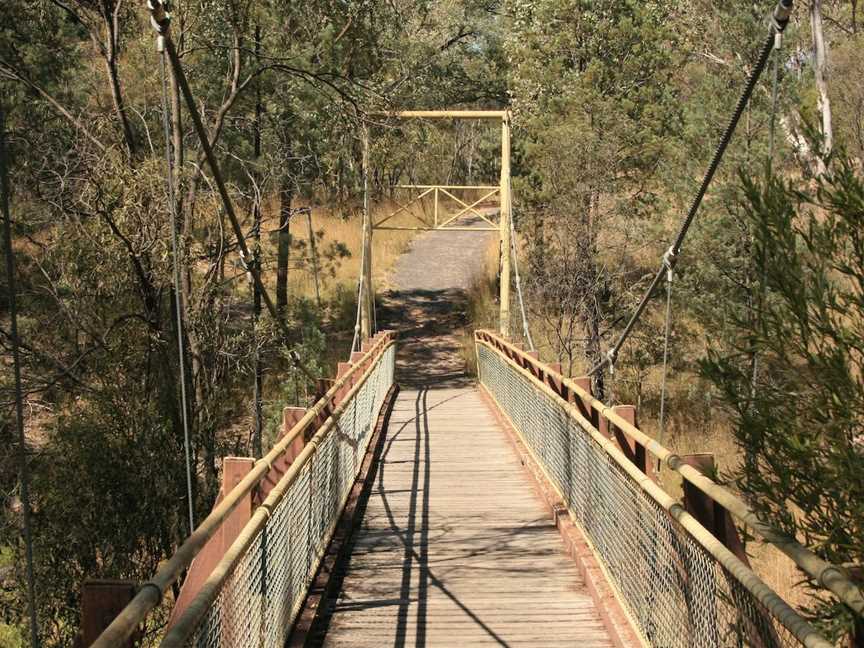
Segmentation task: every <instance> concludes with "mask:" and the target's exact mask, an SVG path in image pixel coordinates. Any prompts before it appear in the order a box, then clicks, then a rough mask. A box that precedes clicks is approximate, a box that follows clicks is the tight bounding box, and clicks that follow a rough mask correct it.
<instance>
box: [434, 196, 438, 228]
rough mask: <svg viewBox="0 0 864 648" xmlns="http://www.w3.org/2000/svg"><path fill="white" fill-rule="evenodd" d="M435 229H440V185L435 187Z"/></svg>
mask: <svg viewBox="0 0 864 648" xmlns="http://www.w3.org/2000/svg"><path fill="white" fill-rule="evenodd" d="M433 209H434V216H435V229H438V187H435V202H434V208H433Z"/></svg>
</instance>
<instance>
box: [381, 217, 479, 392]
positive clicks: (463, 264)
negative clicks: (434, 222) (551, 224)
mask: <svg viewBox="0 0 864 648" xmlns="http://www.w3.org/2000/svg"><path fill="white" fill-rule="evenodd" d="M493 213H494V211H493ZM478 221H479V219H478ZM479 222H481V223H482V221H479ZM466 224H468V223H466ZM471 225H472V226H474V224H473V223H471ZM495 236H496V234H495V233H494V232H483V231H481V232H465V231H433V232H425V233H423V234H421V235H420V236H418V237H417V238H416V239H415V240H414V242H413V243H412V245H411V248H410V249H409V250H408V252H406V253H405V254H403V255H402V256H401V257H400V258H399V259H398V260H397V261H396V263H395V265H394V267H393V269H392V270H391V272H390V274H389V276H388V281H387V283H388V285H389V286H390V289H389V290H387V291H386V292H385V293H384V294H383V295H382V296H381V299H380V304H379V313H378V317H379V322H378V327H379V328H393V329H396V330H398V331H399V332H400V343H399V358H398V361H397V380H398V381H399V382H400V383H401V384H403V385H405V386H409V387H423V386H433V385H434V386H435V387H458V386H463V385H466V384H468V383H470V382H471V381H470V379H469V378H468V377H467V376H466V374H465V362H464V360H463V358H462V355H461V353H460V352H461V344H460V341H459V337H460V335H461V334H462V333H463V331H464V327H465V325H466V323H467V319H466V313H465V307H466V304H467V292H468V289H469V288H470V287H471V285H472V284H473V283H474V282H475V281H476V280H477V279H478V278H479V277H480V276H481V273H482V272H483V269H484V268H483V265H484V260H485V259H486V250H487V247H488V246H489V245H490V242H491V241H492V240H494V238H495Z"/></svg>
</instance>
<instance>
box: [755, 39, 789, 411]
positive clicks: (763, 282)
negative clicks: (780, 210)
mask: <svg viewBox="0 0 864 648" xmlns="http://www.w3.org/2000/svg"><path fill="white" fill-rule="evenodd" d="M781 45H782V35H781V34H779V33H778V34H777V35H776V37H775V40H774V79H773V82H772V85H771V117H770V120H769V122H768V164H769V165H771V166H773V165H774V134H775V133H774V128H775V121H776V119H777V95H778V85H779V74H780V73H779V61H780V46H781ZM759 262H760V265H761V267H760V269H759V283H760V286H759V310H758V312H757V316H758V317H759V318H761V317H762V312H763V309H764V307H765V299H766V297H767V290H768V285H767V284H768V278H767V273H768V268H767V266H766V264H765V255H764V254H763V255H762V258H761V259H760V261H759ZM758 377H759V354H758V353H757V352H756V351H755V350H754V351H753V367H752V371H751V374H750V396H751V398H753V399H754V400H755V398H756V380H757V379H758Z"/></svg>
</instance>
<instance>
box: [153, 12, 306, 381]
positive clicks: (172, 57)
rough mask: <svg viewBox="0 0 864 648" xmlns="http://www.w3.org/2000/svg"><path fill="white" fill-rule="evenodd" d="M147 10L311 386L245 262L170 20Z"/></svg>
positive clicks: (215, 175) (219, 189)
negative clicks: (250, 261) (249, 261)
mask: <svg viewBox="0 0 864 648" xmlns="http://www.w3.org/2000/svg"><path fill="white" fill-rule="evenodd" d="M147 8H148V10H149V11H150V22H151V23H152V25H153V27H154V29H156V32H157V33H158V34H159V35H160V36H162V38H163V43H164V49H165V54H166V55H167V57H168V62H169V63H170V64H171V70H172V71H173V73H174V78H175V79H176V81H177V85H178V86H179V88H180V93H181V95H182V96H183V100H184V102H185V103H186V107H187V109H188V111H189V117H190V118H191V120H192V125H193V127H194V129H195V134H196V136H197V138H198V141H199V142H200V144H201V150H202V151H203V152H204V157H205V158H206V160H207V165H208V166H209V167H210V171H211V173H212V174H213V181H214V184H215V185H216V190H217V192H218V193H219V198H220V199H221V201H222V205H223V206H224V208H225V214H226V215H227V216H228V220H229V221H230V222H231V229H232V230H233V232H234V237H235V238H236V240H237V247H238V248H239V251H240V256H241V260H242V261H243V264H244V266H246V270H247V271H248V272H249V274H250V275H252V281H253V282H254V283H255V285H256V286H257V287H258V290H259V291H260V292H261V299H262V300H263V301H264V306H265V307H266V308H267V312H268V313H269V314H270V316H271V317H272V318H273V320H274V321H275V322H276V325H277V327H278V328H279V332H280V333H281V334H282V341H283V344H285V346H286V347H288V348H289V358H290V359H291V362H292V363H293V365H294V366H295V367H296V368H297V369H298V370H300V372H301V373H303V375H305V376H306V379H307V380H309V381H310V382H313V383H314V382H315V376H314V375H313V374H312V372H310V371H309V369H308V368H307V367H306V365H305V364H303V362H302V361H301V360H300V356H299V355H298V354H297V352H296V350H294V349H293V348H292V347H291V345H290V340H291V338H292V336H291V331H290V330H289V329H288V325H287V324H286V323H285V321H284V320H283V319H282V318H281V317H280V316H279V313H278V311H277V310H276V305H275V304H274V303H273V299H272V298H271V297H270V293H269V291H268V290H267V288H266V286H264V282H263V281H262V279H261V272H260V271H259V269H258V268H256V267H255V264H248V263H246V259H251V258H252V255H251V253H250V251H249V246H248V245H246V238H245V235H244V234H243V228H242V227H241V226H240V220H239V219H238V218H237V213H236V212H235V211H234V203H233V202H232V200H231V196H230V195H229V194H228V187H227V186H226V185H225V179H224V178H223V177H222V171H221V168H220V166H219V161H218V160H217V159H216V154H215V153H214V152H213V147H212V146H211V145H210V138H209V135H208V133H207V129H206V128H204V123H203V122H202V121H201V114H200V113H199V111H198V106H197V105H196V103H195V97H194V96H193V95H192V89H191V88H190V87H189V81H188V80H187V79H186V73H185V72H184V71H183V66H182V65H181V63H180V58H179V57H178V56H177V50H176V48H175V47H174V42H173V41H172V40H171V36H170V33H169V31H168V28H169V25H170V21H171V17H170V15H169V14H168V12H167V9H166V7H165V4H164V3H163V2H162V0H148V2H147Z"/></svg>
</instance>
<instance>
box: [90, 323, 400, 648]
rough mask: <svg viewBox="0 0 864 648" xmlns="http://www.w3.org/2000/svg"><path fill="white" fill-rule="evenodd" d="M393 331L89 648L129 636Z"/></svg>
mask: <svg viewBox="0 0 864 648" xmlns="http://www.w3.org/2000/svg"><path fill="white" fill-rule="evenodd" d="M394 338H395V334H394V333H393V332H392V331H385V332H383V333H381V334H379V339H378V340H377V341H376V342H375V344H374V345H373V346H372V347H371V348H370V349H369V350H368V351H367V352H366V353H365V355H364V356H363V357H362V358H361V359H359V360H358V362H356V363H354V364H353V366H351V367H350V368H349V370H348V371H347V372H346V373H345V374H344V375H343V376H341V377H340V378H338V379H337V380H336V381H335V382H334V383H333V385H332V386H331V387H330V389H328V390H327V392H326V393H325V394H324V396H322V397H321V398H320V399H318V401H317V402H316V403H315V404H314V405H313V406H312V407H311V408H309V410H308V411H307V412H306V414H305V415H304V416H303V418H301V419H300V420H299V421H298V422H297V423H296V424H295V425H294V427H292V428H291V429H290V430H289V431H288V433H286V434H285V436H283V437H282V438H281V439H280V440H279V442H278V443H277V444H276V445H274V446H273V448H272V449H271V450H270V452H268V453H267V454H266V455H265V456H264V457H262V458H261V459H259V460H258V461H256V462H255V465H254V467H253V468H252V470H251V471H250V472H249V474H247V475H246V476H245V477H244V478H243V479H242V480H241V481H240V483H238V484H237V485H236V486H235V487H234V488H232V489H231V491H229V492H228V493H227V494H226V495H225V497H224V498H223V499H222V501H221V502H219V504H217V505H216V506H215V507H214V508H213V510H212V511H211V512H210V514H209V515H208V516H207V517H206V518H205V519H204V520H203V521H202V522H201V524H199V525H198V527H196V529H195V530H194V531H193V532H192V533H191V534H190V535H189V537H188V538H187V539H186V540H185V541H184V542H183V544H182V545H180V547H179V548H178V549H177V551H175V552H174V555H173V556H171V558H169V559H168V560H167V561H166V562H165V563H164V564H163V565H162V566H161V567H160V568H159V569H158V570H157V572H156V573H155V574H154V575H153V577H152V578H151V579H150V580H149V581H147V582H146V583H144V584H142V585H141V587H140V588H139V590H138V593H137V594H136V595H135V598H133V599H132V600H131V601H130V602H129V604H128V605H127V606H126V607H125V608H123V610H122V611H121V612H120V614H118V615H117V617H116V618H115V619H114V620H113V621H112V622H111V624H110V625H109V626H108V627H107V628H106V629H105V630H104V631H103V632H102V634H101V635H99V637H98V638H97V639H96V641H95V642H94V643H93V645H92V647H91V648H114V647H116V646H121V645H123V642H124V641H126V640H127V639H129V637H131V636H132V634H133V633H134V632H135V630H136V629H137V628H138V626H139V625H140V624H141V623H142V622H143V621H144V619H145V618H146V617H147V615H148V614H149V613H150V611H152V610H153V609H154V608H155V607H156V606H158V605H159V603H160V602H161V601H162V596H163V595H164V594H165V592H166V591H167V590H168V589H169V588H170V587H171V586H172V585H173V584H174V583H175V582H176V581H177V579H178V578H179V577H180V575H181V574H182V573H183V572H184V571H185V570H186V569H187V568H188V567H189V565H190V564H191V563H192V560H193V559H194V558H195V556H197V555H198V553H199V552H200V551H201V550H202V549H203V548H204V545H205V544H207V541H208V540H209V539H210V538H211V537H212V536H213V534H215V533H216V531H217V530H218V529H219V527H220V526H221V525H222V522H223V521H224V520H225V518H227V517H228V515H230V514H231V512H232V511H233V510H234V509H235V508H236V507H237V506H238V504H239V503H240V502H241V501H242V500H243V498H244V497H246V495H248V494H249V492H250V491H251V490H252V489H253V488H255V487H256V486H257V485H258V484H259V483H260V482H261V481H263V480H264V478H265V477H266V476H267V474H268V473H269V472H270V467H271V466H272V465H273V463H274V462H275V461H276V460H278V459H279V458H280V457H282V455H284V454H285V453H286V452H287V451H288V448H289V447H290V446H291V444H292V443H293V441H294V440H295V439H296V438H297V437H298V436H299V435H300V434H302V433H303V432H304V431H305V430H306V428H307V427H308V426H309V425H310V424H311V423H313V422H314V421H315V419H317V418H318V416H320V415H321V414H322V413H323V412H325V411H328V410H330V409H331V402H332V401H333V399H334V397H335V396H336V395H337V393H338V391H339V390H340V389H342V388H343V387H344V386H345V385H346V384H347V383H348V381H350V380H352V378H353V377H354V375H355V374H356V373H357V372H358V371H360V370H361V368H364V367H365V365H366V360H367V359H370V358H376V357H378V356H380V355H381V354H382V353H383V352H384V351H385V350H386V348H387V347H388V346H390V344H392V342H393V339H394ZM373 366H374V363H372V364H370V365H369V367H367V368H366V369H367V371H366V372H365V373H367V374H368V373H369V371H371V369H372V367H373Z"/></svg>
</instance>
